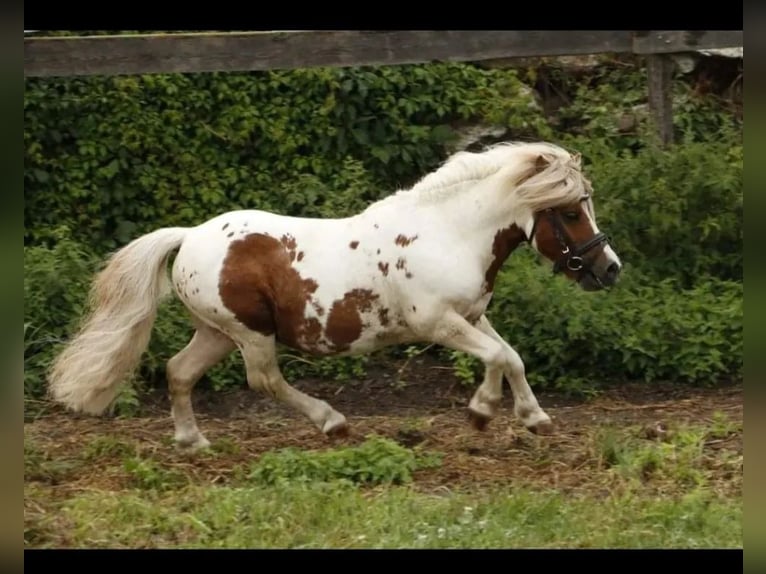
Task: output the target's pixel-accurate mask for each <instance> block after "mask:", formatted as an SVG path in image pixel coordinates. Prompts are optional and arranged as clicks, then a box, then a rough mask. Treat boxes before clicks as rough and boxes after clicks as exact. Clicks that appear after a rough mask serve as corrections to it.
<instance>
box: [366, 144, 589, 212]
mask: <svg viewBox="0 0 766 574" xmlns="http://www.w3.org/2000/svg"><path fill="white" fill-rule="evenodd" d="M541 158H542V160H543V161H542V163H540V162H541ZM500 170H506V173H507V174H508V176H509V184H510V185H509V191H510V189H511V188H512V187H514V186H515V190H514V191H513V193H515V194H516V196H517V200H518V201H519V204H520V206H523V207H526V208H529V209H531V210H539V209H545V208H547V207H551V206H554V205H561V204H565V203H570V202H572V203H573V202H576V201H578V200H579V199H580V196H581V195H582V193H583V192H584V189H583V187H584V185H585V181H584V178H583V176H582V174H581V173H580V157H579V155H578V154H574V155H572V154H570V153H569V152H567V151H566V150H564V149H563V148H561V147H559V146H556V145H554V144H551V143H546V142H536V143H526V142H509V143H500V144H496V145H494V146H491V147H489V148H487V149H486V150H485V151H482V152H478V153H476V152H467V151H461V152H458V153H455V154H453V155H452V156H450V157H449V158H448V159H447V160H446V161H445V162H444V163H443V164H442V166H441V167H440V168H439V169H437V170H436V171H434V172H432V173H429V174H428V175H426V176H425V177H423V178H422V179H421V180H420V181H418V182H417V183H416V184H415V185H414V186H412V187H411V188H410V189H403V190H399V191H397V192H396V193H394V194H392V195H390V196H388V197H386V198H384V199H383V200H381V201H379V202H377V203H376V204H374V205H373V206H370V207H371V208H372V207H374V206H377V205H380V204H381V203H384V202H385V203H388V202H389V201H393V200H401V199H405V198H406V199H411V200H413V201H414V202H416V203H433V202H439V201H442V200H443V199H445V198H447V197H450V196H452V195H454V194H455V193H459V192H460V191H461V190H462V189H464V188H465V185H464V184H468V183H475V182H478V181H481V180H484V179H486V178H488V177H491V176H493V175H495V174H497V173H498V172H499V171H500Z"/></svg>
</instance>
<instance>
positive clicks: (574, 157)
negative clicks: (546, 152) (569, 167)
mask: <svg viewBox="0 0 766 574" xmlns="http://www.w3.org/2000/svg"><path fill="white" fill-rule="evenodd" d="M581 159H582V154H581V153H580V152H579V151H576V152H574V153H573V154H572V161H573V162H574V163H575V164H576V165H580V160H581Z"/></svg>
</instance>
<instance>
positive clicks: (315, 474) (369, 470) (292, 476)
mask: <svg viewBox="0 0 766 574" xmlns="http://www.w3.org/2000/svg"><path fill="white" fill-rule="evenodd" d="M440 463H441V458H440V456H439V455H437V454H433V453H427V454H423V453H418V452H415V451H413V450H411V449H408V448H405V447H403V446H401V445H399V444H397V443H396V442H394V441H392V440H390V439H387V438H383V437H378V436H372V437H369V438H368V439H367V440H365V442H364V443H362V444H361V445H359V446H355V447H345V448H339V449H334V450H328V451H322V452H307V451H304V450H300V449H296V448H286V449H282V450H280V451H273V452H267V453H265V454H263V455H261V457H260V458H259V459H258V461H257V462H255V463H254V464H253V465H252V467H251V470H250V474H249V475H248V479H249V480H251V481H254V482H256V483H258V484H262V485H272V484H275V483H278V482H281V481H288V482H327V481H333V480H347V481H350V482H353V483H357V484H369V485H375V484H404V483H408V482H410V481H411V480H412V473H413V472H414V471H416V470H418V469H421V468H430V467H432V466H438V465H439V464H440Z"/></svg>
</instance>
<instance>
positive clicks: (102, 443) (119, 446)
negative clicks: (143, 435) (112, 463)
mask: <svg viewBox="0 0 766 574" xmlns="http://www.w3.org/2000/svg"><path fill="white" fill-rule="evenodd" d="M135 452H136V447H135V446H134V445H132V444H130V443H127V442H125V441H123V440H120V439H118V438H116V437H113V436H107V435H102V436H97V437H96V438H94V439H93V440H92V441H90V442H89V443H88V444H87V445H86V447H85V449H83V455H82V456H83V458H84V459H85V460H88V461H93V460H96V459H99V458H105V457H116V456H119V457H126V456H133V455H135Z"/></svg>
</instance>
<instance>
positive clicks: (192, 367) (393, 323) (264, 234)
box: [49, 143, 622, 448]
mask: <svg viewBox="0 0 766 574" xmlns="http://www.w3.org/2000/svg"><path fill="white" fill-rule="evenodd" d="M591 192H592V189H591V185H590V183H589V182H588V180H587V179H586V178H585V176H584V175H583V174H582V172H581V168H580V156H579V154H570V153H569V152H567V151H565V150H564V149H562V148H560V147H558V146H555V145H552V144H549V143H512V144H511V143H506V144H500V145H496V146H493V147H491V148H489V149H487V150H486V151H484V152H481V153H468V152H459V153H457V154H455V155H453V156H452V157H450V158H449V159H448V160H447V161H446V162H445V163H444V165H442V166H441V167H440V168H439V169H438V170H436V171H434V172H433V173H430V174H428V175H426V176H425V177H424V178H423V179H422V180H420V181H419V182H418V183H417V184H416V185H415V186H413V187H412V188H411V189H408V190H401V191H398V192H397V193H394V194H392V195H390V196H388V197H386V198H385V199H382V200H380V201H378V202H376V203H373V204H372V205H370V206H369V207H368V208H367V209H365V210H364V211H362V212H361V213H359V214H357V215H354V216H352V217H347V218H340V219H309V218H297V217H287V216H282V215H276V214H273V213H268V212H263V211H258V210H241V211H231V212H228V213H224V214H222V215H219V216H217V217H214V218H213V219H210V220H208V221H206V222H204V223H202V224H200V225H198V226H197V227H189V228H186V227H170V228H164V229H158V230H156V231H153V232H151V233H148V234H146V235H144V236H142V237H139V238H137V239H135V240H134V241H133V242H131V243H130V244H128V245H127V246H125V247H123V248H122V249H120V250H119V251H117V252H116V253H115V254H113V256H112V257H111V258H110V260H109V261H108V263H107V265H106V267H105V268H104V269H103V270H102V271H101V272H100V273H99V274H98V276H97V277H96V279H95V281H94V284H93V286H92V291H91V310H90V312H89V314H88V315H87V317H85V320H84V322H83V325H82V328H81V330H80V331H79V333H78V334H77V335H76V336H75V337H74V338H73V339H72V341H71V342H70V343H69V344H68V346H67V347H66V348H65V349H64V350H63V352H62V353H61V354H60V355H59V356H58V357H57V359H56V360H55V362H54V364H53V365H52V367H51V370H50V374H49V375H50V376H49V383H50V387H49V390H50V394H51V396H52V397H53V399H55V400H56V401H58V402H60V403H62V404H64V405H66V406H67V407H68V408H70V409H72V410H74V411H80V412H85V413H90V414H100V413H102V412H104V411H105V410H106V409H107V408H108V407H109V406H110V404H111V403H112V402H113V401H114V400H115V398H116V396H117V395H118V393H119V389H120V386H121V385H122V384H123V382H125V381H126V380H127V378H128V376H129V375H131V373H132V372H133V371H134V370H135V368H136V367H137V365H138V363H139V361H140V359H141V356H142V354H143V352H144V351H145V349H146V347H147V345H148V343H149V339H150V337H151V331H152V326H153V324H154V321H155V317H156V313H157V308H158V303H159V302H160V301H161V299H162V298H163V297H165V296H166V295H169V294H170V292H171V290H172V291H173V292H174V293H175V295H176V296H177V297H178V298H179V299H180V300H181V301H182V302H183V304H184V305H185V306H186V308H187V309H188V311H189V313H190V314H191V317H192V321H193V323H194V325H195V327H196V332H195V333H194V335H193V337H192V339H191V341H190V342H189V344H188V345H187V346H186V347H185V348H184V349H183V350H181V351H180V352H179V353H178V354H176V355H175V356H174V357H172V358H171V359H170V360H169V361H168V363H167V379H168V387H169V394H170V398H171V402H172V409H171V411H172V416H173V420H174V426H175V440H176V442H177V443H178V444H179V445H181V446H184V447H190V448H200V447H206V446H208V445H209V443H208V441H207V440H206V439H205V438H204V436H203V435H202V433H201V432H200V430H199V428H198V427H197V423H196V420H195V416H194V412H193V410H192V403H191V391H192V387H193V386H194V384H195V383H196V382H197V381H198V380H199V379H200V378H201V377H202V375H203V374H204V373H205V372H206V371H207V370H208V369H210V368H211V367H213V366H214V365H215V364H216V363H218V362H219V361H221V360H222V359H224V358H225V357H226V356H227V355H229V353H231V352H232V351H234V350H235V349H238V350H239V352H240V353H241V354H242V356H243V358H244V362H245V368H246V375H247V382H248V385H249V386H250V387H251V388H253V389H259V390H261V391H265V392H266V393H268V394H270V395H271V396H272V397H274V398H275V399H277V400H279V401H283V402H284V403H285V404H287V405H289V406H291V407H292V408H294V409H296V410H297V411H298V412H301V413H303V415H305V416H306V417H308V419H310V420H311V421H312V422H313V423H314V424H315V425H316V426H317V427H318V428H319V430H321V431H322V432H323V433H326V434H327V435H328V436H332V435H342V434H345V433H346V432H348V425H347V422H346V418H345V416H344V415H343V414H341V413H340V412H338V411H336V410H335V409H334V408H333V407H332V406H331V405H329V404H328V403H327V402H325V401H322V400H318V399H316V398H314V397H311V396H310V395H307V394H305V393H303V392H301V391H299V390H297V389H296V388H294V387H292V386H291V385H290V384H289V383H288V382H287V381H286V380H285V379H284V377H283V376H282V374H281V372H280V369H279V367H278V364H277V352H276V350H277V343H279V344H283V345H286V346H288V347H291V348H293V349H297V350H299V351H302V352H305V353H309V354H312V355H316V356H331V355H334V356H342V355H351V354H360V353H370V352H372V351H375V350H377V349H380V348H382V347H385V346H388V345H397V344H411V343H416V342H421V343H425V342H429V343H436V344H440V345H442V346H445V347H448V348H451V349H455V350H458V351H463V352H466V353H470V354H472V355H473V356H475V357H477V358H479V359H480V360H481V361H482V362H483V364H484V365H485V375H484V380H483V382H482V384H481V385H480V386H479V387H478V389H477V390H476V392H475V394H474V395H473V397H472V399H471V401H470V403H469V405H468V411H469V413H470V415H471V417H472V419H473V422H474V424H475V425H476V426H477V427H479V428H483V427H484V426H485V425H486V424H487V423H488V422H489V420H490V419H492V418H493V417H494V416H495V415H496V413H497V410H498V406H499V403H500V399H501V397H502V380H503V375H505V377H506V378H507V380H508V382H509V383H510V387H511V390H512V392H513V398H514V412H515V414H516V416H517V417H518V418H519V420H520V421H521V422H522V424H524V426H525V427H526V428H527V429H529V430H530V431H532V432H537V433H547V432H550V431H551V429H552V424H551V419H550V417H549V416H548V415H547V414H546V413H545V412H544V411H543V410H542V409H541V408H540V405H539V404H538V402H537V399H536V397H535V395H534V393H533V392H532V390H531V389H530V387H529V384H528V383H527V380H526V377H525V368H524V363H523V362H522V360H521V358H520V357H519V354H518V353H517V352H516V351H515V350H514V349H513V347H511V346H510V345H509V344H508V343H507V342H506V341H505V340H504V339H503V338H502V337H501V336H500V335H499V334H498V333H497V332H496V331H495V330H494V329H493V328H492V325H491V324H490V322H489V320H488V319H487V317H486V316H485V314H484V313H485V309H486V308H487V305H488V303H489V301H490V298H491V297H492V291H493V287H494V282H495V277H496V276H497V273H498V270H499V269H500V267H501V265H502V264H503V262H504V261H505V260H506V259H507V258H508V256H509V255H510V253H511V252H512V251H513V250H514V249H515V248H516V247H517V246H518V245H520V244H521V243H522V242H525V241H526V242H527V243H529V244H530V245H531V247H532V248H534V249H535V250H536V251H537V252H538V253H540V254H542V255H543V256H544V257H546V258H547V259H549V260H551V261H552V262H553V269H554V271H555V272H559V271H560V272H562V273H563V274H564V275H566V276H567V277H568V278H570V279H571V280H573V281H576V282H577V283H578V284H579V286H580V287H582V288H583V289H585V290H587V291H595V290H599V289H603V288H604V287H608V286H611V285H613V284H614V283H615V282H616V281H617V278H618V275H619V273H620V269H621V266H622V265H621V262H620V259H619V258H618V256H617V255H616V254H615V252H614V250H613V249H612V247H611V246H610V245H609V241H608V239H607V237H606V236H605V235H604V234H603V233H601V232H600V231H599V229H598V227H597V226H596V217H595V214H594V209H593V202H592V198H591ZM176 251H177V254H176V257H175V261H174V263H173V266H172V273H171V274H170V275H171V276H170V277H168V273H167V266H168V262H169V258H170V257H171V254H173V253H174V252H176Z"/></svg>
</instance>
